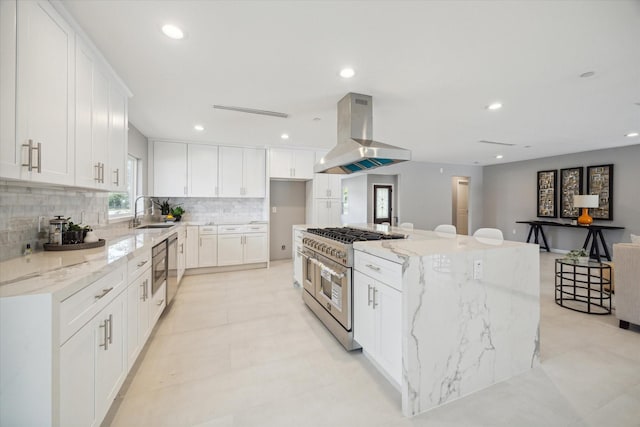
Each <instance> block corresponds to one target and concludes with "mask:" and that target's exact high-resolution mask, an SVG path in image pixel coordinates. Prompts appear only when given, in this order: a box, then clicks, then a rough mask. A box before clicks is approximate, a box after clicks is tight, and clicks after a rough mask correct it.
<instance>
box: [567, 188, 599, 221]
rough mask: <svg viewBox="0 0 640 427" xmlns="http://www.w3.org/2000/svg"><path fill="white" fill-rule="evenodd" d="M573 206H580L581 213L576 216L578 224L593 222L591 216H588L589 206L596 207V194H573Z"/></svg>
mask: <svg viewBox="0 0 640 427" xmlns="http://www.w3.org/2000/svg"><path fill="white" fill-rule="evenodd" d="M573 207H574V208H582V215H580V217H579V218H578V224H580V225H591V223H593V218H591V216H589V208H597V207H598V195H597V194H595V195H587V194H584V195H578V194H574V196H573Z"/></svg>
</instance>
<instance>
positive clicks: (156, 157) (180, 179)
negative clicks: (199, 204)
mask: <svg viewBox="0 0 640 427" xmlns="http://www.w3.org/2000/svg"><path fill="white" fill-rule="evenodd" d="M153 195H154V196H160V197H183V196H186V195H187V144H183V143H180V142H160V141H156V142H155V143H154V144H153Z"/></svg>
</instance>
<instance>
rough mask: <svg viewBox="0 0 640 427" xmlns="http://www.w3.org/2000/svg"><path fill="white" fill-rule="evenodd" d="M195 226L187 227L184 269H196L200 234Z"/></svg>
mask: <svg viewBox="0 0 640 427" xmlns="http://www.w3.org/2000/svg"><path fill="white" fill-rule="evenodd" d="M198 229H199V227H198V226H197V225H189V226H187V242H186V259H185V267H186V268H198V262H199V252H200V251H199V250H198V247H199V246H200V233H199V230H198Z"/></svg>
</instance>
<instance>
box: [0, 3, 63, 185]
mask: <svg viewBox="0 0 640 427" xmlns="http://www.w3.org/2000/svg"><path fill="white" fill-rule="evenodd" d="M17 26H18V27H17V31H18V45H17V51H18V55H17V62H18V70H20V72H19V73H18V75H17V91H16V123H17V128H16V134H17V138H16V139H17V143H18V144H19V146H20V148H21V150H22V157H23V159H22V160H23V161H22V162H23V163H27V156H28V149H27V148H23V147H21V146H22V145H23V144H27V143H28V142H29V140H32V141H33V143H34V144H36V146H37V144H38V143H41V144H42V147H41V149H40V150H39V151H38V152H36V151H32V165H33V169H32V172H28V171H27V168H26V167H23V168H22V173H21V178H22V179H30V180H33V181H39V182H46V183H51V184H66V185H73V183H74V180H75V177H74V150H75V144H74V141H75V139H74V135H75V133H74V122H75V119H74V108H75V96H74V92H75V90H74V81H75V67H74V64H75V52H74V43H75V34H74V32H73V30H72V29H71V27H70V26H69V25H68V24H67V23H66V22H65V21H64V19H62V17H61V16H60V15H58V13H57V12H56V11H55V9H54V8H53V6H52V5H51V4H50V3H49V2H48V1H20V2H18V24H17ZM3 97H4V94H3Z"/></svg>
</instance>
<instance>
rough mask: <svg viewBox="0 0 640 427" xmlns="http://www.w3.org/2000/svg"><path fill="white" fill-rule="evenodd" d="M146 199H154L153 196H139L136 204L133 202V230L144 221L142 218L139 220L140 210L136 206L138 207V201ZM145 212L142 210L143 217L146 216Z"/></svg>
mask: <svg viewBox="0 0 640 427" xmlns="http://www.w3.org/2000/svg"><path fill="white" fill-rule="evenodd" d="M145 198H146V199H151V200H153V197H151V196H138V197H136V200H135V202H133V220H132V222H131V228H136V227H137V226H139V225H140V223H141V222H142V220H141V219H140V218H138V209H137V208H136V206H137V205H138V200H140V199H145ZM143 203H144V202H143ZM144 212H145V209H144V208H143V209H142V216H144Z"/></svg>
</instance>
